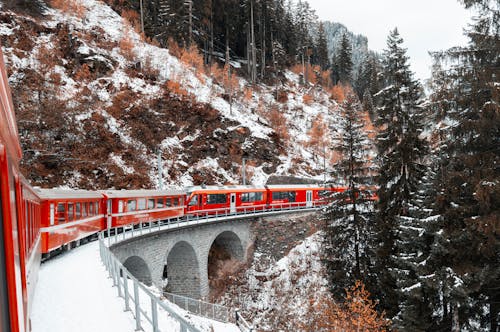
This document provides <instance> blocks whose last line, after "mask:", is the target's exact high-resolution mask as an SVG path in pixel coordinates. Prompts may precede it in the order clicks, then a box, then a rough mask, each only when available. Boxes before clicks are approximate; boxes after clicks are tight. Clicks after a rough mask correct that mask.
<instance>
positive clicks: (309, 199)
mask: <svg viewBox="0 0 500 332" xmlns="http://www.w3.org/2000/svg"><path fill="white" fill-rule="evenodd" d="M312 197H313V192H312V190H308V191H306V207H312V206H313V201H312Z"/></svg>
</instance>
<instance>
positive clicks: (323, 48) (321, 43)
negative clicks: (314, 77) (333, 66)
mask: <svg viewBox="0 0 500 332" xmlns="http://www.w3.org/2000/svg"><path fill="white" fill-rule="evenodd" d="M315 63H316V64H318V65H319V66H320V67H321V69H322V70H326V69H328V67H329V65H330V62H329V60H328V44H327V41H326V35H325V29H324V28H323V23H322V22H321V23H320V24H319V28H318V39H317V42H316V48H315Z"/></svg>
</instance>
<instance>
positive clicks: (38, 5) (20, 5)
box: [4, 0, 47, 16]
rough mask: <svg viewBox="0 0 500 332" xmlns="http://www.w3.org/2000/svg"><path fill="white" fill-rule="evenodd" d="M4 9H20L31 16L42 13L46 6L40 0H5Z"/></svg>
mask: <svg viewBox="0 0 500 332" xmlns="http://www.w3.org/2000/svg"><path fill="white" fill-rule="evenodd" d="M4 4H5V9H11V10H16V11H21V12H24V13H27V14H29V15H33V16H39V15H42V14H43V13H44V12H45V10H46V9H47V8H46V5H45V3H44V2H43V1H42V0H6V1H4Z"/></svg>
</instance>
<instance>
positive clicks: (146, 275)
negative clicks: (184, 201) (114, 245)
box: [123, 256, 153, 286]
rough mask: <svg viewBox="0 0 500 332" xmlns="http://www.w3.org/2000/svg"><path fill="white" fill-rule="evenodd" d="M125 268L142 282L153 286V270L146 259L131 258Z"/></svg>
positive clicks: (126, 261) (125, 263) (126, 262)
mask: <svg viewBox="0 0 500 332" xmlns="http://www.w3.org/2000/svg"><path fill="white" fill-rule="evenodd" d="M123 266H125V268H126V269H127V270H128V271H129V272H130V273H131V274H132V275H133V276H134V277H136V278H137V279H138V280H139V281H140V282H142V283H143V284H145V285H148V286H151V285H152V284H153V280H152V278H151V270H150V269H149V267H148V264H147V263H146V261H145V260H144V259H142V258H141V257H139V256H130V257H129V258H127V259H126V260H125V262H124V263H123Z"/></svg>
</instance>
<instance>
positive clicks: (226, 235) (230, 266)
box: [207, 231, 245, 296]
mask: <svg viewBox="0 0 500 332" xmlns="http://www.w3.org/2000/svg"><path fill="white" fill-rule="evenodd" d="M244 259H245V251H244V249H243V244H242V241H241V239H240V238H239V237H238V235H236V234H235V233H234V232H231V231H224V232H222V233H220V234H219V235H218V236H217V237H216V238H215V239H214V240H213V241H212V243H211V245H210V248H209V252H208V258H207V264H208V265H207V274H208V275H207V276H208V283H209V288H210V294H211V295H213V296H216V295H217V294H218V293H219V292H220V291H222V290H223V289H224V285H225V283H226V281H227V280H226V278H227V277H228V276H229V275H230V274H233V273H235V272H236V271H237V270H238V269H239V267H240V266H241V265H240V263H241V262H242V261H243V260H244Z"/></svg>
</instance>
